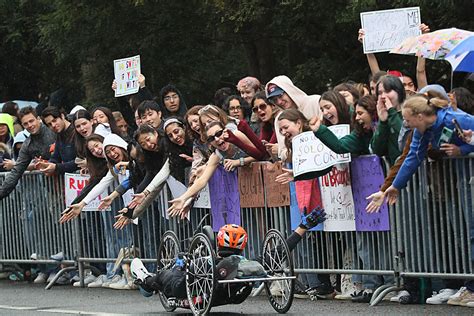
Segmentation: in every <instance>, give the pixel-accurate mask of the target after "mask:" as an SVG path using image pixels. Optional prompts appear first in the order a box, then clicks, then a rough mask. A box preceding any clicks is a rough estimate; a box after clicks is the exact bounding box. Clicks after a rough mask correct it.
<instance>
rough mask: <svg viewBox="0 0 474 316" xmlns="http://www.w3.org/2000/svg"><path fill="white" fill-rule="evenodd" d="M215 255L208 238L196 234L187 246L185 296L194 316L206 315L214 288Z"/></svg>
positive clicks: (215, 281) (215, 282) (201, 234)
mask: <svg viewBox="0 0 474 316" xmlns="http://www.w3.org/2000/svg"><path fill="white" fill-rule="evenodd" d="M216 284H217V279H216V255H215V252H214V249H213V247H212V245H211V242H210V241H209V238H208V237H207V236H206V235H205V234H203V233H198V234H196V236H194V238H193V240H192V241H191V245H190V246H189V251H188V262H187V264H186V294H187V296H188V302H189V307H190V308H191V311H192V312H193V314H194V315H206V314H207V313H208V312H209V311H210V310H211V307H212V301H213V298H214V291H215V288H216Z"/></svg>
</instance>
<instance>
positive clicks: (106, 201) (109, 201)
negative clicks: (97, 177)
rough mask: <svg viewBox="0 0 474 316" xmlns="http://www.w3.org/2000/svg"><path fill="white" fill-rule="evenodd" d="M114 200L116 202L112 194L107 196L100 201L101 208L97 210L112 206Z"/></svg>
mask: <svg viewBox="0 0 474 316" xmlns="http://www.w3.org/2000/svg"><path fill="white" fill-rule="evenodd" d="M113 200H114V196H113V195H112V194H110V195H107V196H106V197H104V198H103V199H102V200H101V201H100V203H99V206H98V207H97V208H98V209H99V210H104V209H106V208H108V207H109V206H110V205H111V204H112V202H113Z"/></svg>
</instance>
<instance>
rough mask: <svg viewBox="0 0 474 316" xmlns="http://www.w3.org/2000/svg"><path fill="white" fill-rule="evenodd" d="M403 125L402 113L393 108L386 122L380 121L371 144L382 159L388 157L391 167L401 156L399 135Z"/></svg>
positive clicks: (389, 111) (374, 151)
mask: <svg viewBox="0 0 474 316" xmlns="http://www.w3.org/2000/svg"><path fill="white" fill-rule="evenodd" d="M402 124H403V118H402V113H401V112H400V111H397V110H396V109H394V108H391V109H390V110H388V119H387V120H386V121H385V122H382V121H379V124H378V126H377V130H376V131H375V133H374V136H373V137H372V141H371V143H370V146H371V148H372V151H373V153H374V154H376V155H377V156H380V157H382V156H387V158H388V160H389V161H390V164H391V165H393V164H394V163H395V161H396V160H397V158H398V156H400V154H401V152H400V149H399V147H398V135H399V134H400V129H401V128H402Z"/></svg>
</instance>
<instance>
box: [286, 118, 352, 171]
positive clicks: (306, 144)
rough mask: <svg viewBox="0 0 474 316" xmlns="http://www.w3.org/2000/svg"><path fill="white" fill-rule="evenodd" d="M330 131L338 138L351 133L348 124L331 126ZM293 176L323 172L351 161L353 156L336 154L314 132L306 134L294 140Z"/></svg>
mask: <svg viewBox="0 0 474 316" xmlns="http://www.w3.org/2000/svg"><path fill="white" fill-rule="evenodd" d="M328 129H329V130H330V131H331V132H333V133H334V134H335V135H336V136H337V137H338V138H341V137H343V136H346V135H348V134H349V132H350V127H349V125H348V124H341V125H333V126H329V127H328ZM292 150H293V161H292V162H293V175H294V176H295V177H296V176H299V175H301V174H305V173H308V172H313V171H321V170H324V169H327V168H329V167H331V166H334V165H335V164H338V163H346V162H350V161H351V155H350V154H349V153H346V154H336V153H335V152H333V151H332V150H331V149H329V148H328V147H327V146H326V145H324V144H323V143H322V142H321V141H320V140H319V139H318V138H317V137H316V136H315V135H314V133H313V132H304V133H301V134H299V135H297V136H295V137H293V140H292Z"/></svg>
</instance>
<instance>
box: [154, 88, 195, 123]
mask: <svg viewBox="0 0 474 316" xmlns="http://www.w3.org/2000/svg"><path fill="white" fill-rule="evenodd" d="M170 92H176V94H177V95H178V96H179V108H178V111H177V112H170V111H169V110H168V109H167V108H166V106H165V100H164V99H165V95H166V94H168V93H170ZM160 100H161V107H162V110H163V118H167V117H170V116H178V117H180V118H184V115H185V114H186V111H187V110H188V108H187V106H186V102H185V101H184V97H183V94H182V93H181V91H179V90H178V88H176V86H174V85H172V84H168V85H166V86H164V87H163V88H161V91H160Z"/></svg>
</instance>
